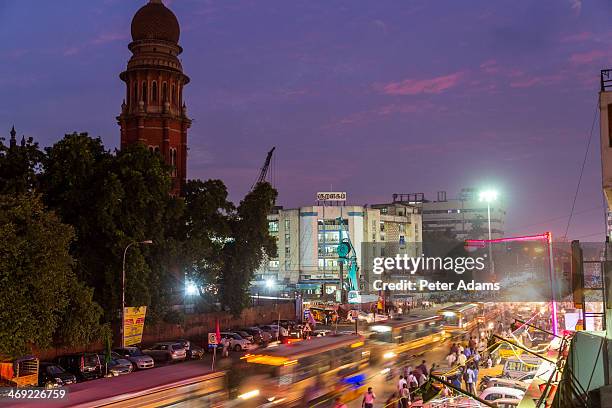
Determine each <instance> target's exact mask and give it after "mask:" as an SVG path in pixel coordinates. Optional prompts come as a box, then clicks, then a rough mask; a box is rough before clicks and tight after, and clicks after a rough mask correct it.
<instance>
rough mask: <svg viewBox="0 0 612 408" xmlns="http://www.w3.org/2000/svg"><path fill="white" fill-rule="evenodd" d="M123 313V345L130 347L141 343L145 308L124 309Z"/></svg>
mask: <svg viewBox="0 0 612 408" xmlns="http://www.w3.org/2000/svg"><path fill="white" fill-rule="evenodd" d="M124 313H125V314H124V316H125V318H124V319H125V320H124V322H123V341H124V343H123V344H125V345H126V346H132V345H134V344H139V343H141V342H142V332H143V330H144V322H145V315H146V313H147V307H146V306H140V307H126V308H125V309H124Z"/></svg>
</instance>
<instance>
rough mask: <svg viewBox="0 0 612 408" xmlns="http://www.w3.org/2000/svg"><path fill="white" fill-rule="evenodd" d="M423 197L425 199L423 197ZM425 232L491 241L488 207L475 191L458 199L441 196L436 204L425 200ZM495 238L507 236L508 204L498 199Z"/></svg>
mask: <svg viewBox="0 0 612 408" xmlns="http://www.w3.org/2000/svg"><path fill="white" fill-rule="evenodd" d="M421 197H422V195H421ZM420 205H421V206H422V212H423V231H424V232H425V233H428V232H445V231H449V232H451V233H452V234H454V235H455V236H456V237H457V239H466V238H471V239H486V238H487V237H488V232H489V230H488V212H487V203H486V202H483V201H480V200H479V199H478V192H477V190H476V189H474V188H464V189H462V190H461V193H460V194H459V197H458V198H447V197H446V192H444V191H440V192H438V197H437V199H436V200H435V201H429V200H426V199H422V200H421V201H420ZM490 210H491V237H492V238H494V239H495V238H502V237H503V236H504V221H505V218H506V209H505V206H504V202H503V200H502V199H501V198H498V199H497V200H495V201H494V202H492V203H490Z"/></svg>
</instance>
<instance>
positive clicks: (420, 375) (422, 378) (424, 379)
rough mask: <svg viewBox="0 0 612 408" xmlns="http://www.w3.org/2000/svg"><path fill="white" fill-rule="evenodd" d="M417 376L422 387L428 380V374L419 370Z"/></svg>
mask: <svg viewBox="0 0 612 408" xmlns="http://www.w3.org/2000/svg"><path fill="white" fill-rule="evenodd" d="M416 377H417V381H418V382H419V387H422V386H423V384H425V383H426V382H427V376H426V375H425V374H423V373H422V372H420V371H419V372H418V374H417V376H416Z"/></svg>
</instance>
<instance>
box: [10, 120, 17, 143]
mask: <svg viewBox="0 0 612 408" xmlns="http://www.w3.org/2000/svg"><path fill="white" fill-rule="evenodd" d="M15 135H17V132H15V125H13V127H12V128H11V142H10V147H15V146H16V145H17V139H15Z"/></svg>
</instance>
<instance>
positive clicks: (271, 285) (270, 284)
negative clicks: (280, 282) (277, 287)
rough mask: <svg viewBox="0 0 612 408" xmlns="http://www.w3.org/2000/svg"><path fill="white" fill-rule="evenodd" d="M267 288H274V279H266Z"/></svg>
mask: <svg viewBox="0 0 612 408" xmlns="http://www.w3.org/2000/svg"><path fill="white" fill-rule="evenodd" d="M266 287H267V288H272V287H274V281H273V280H272V279H266Z"/></svg>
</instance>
